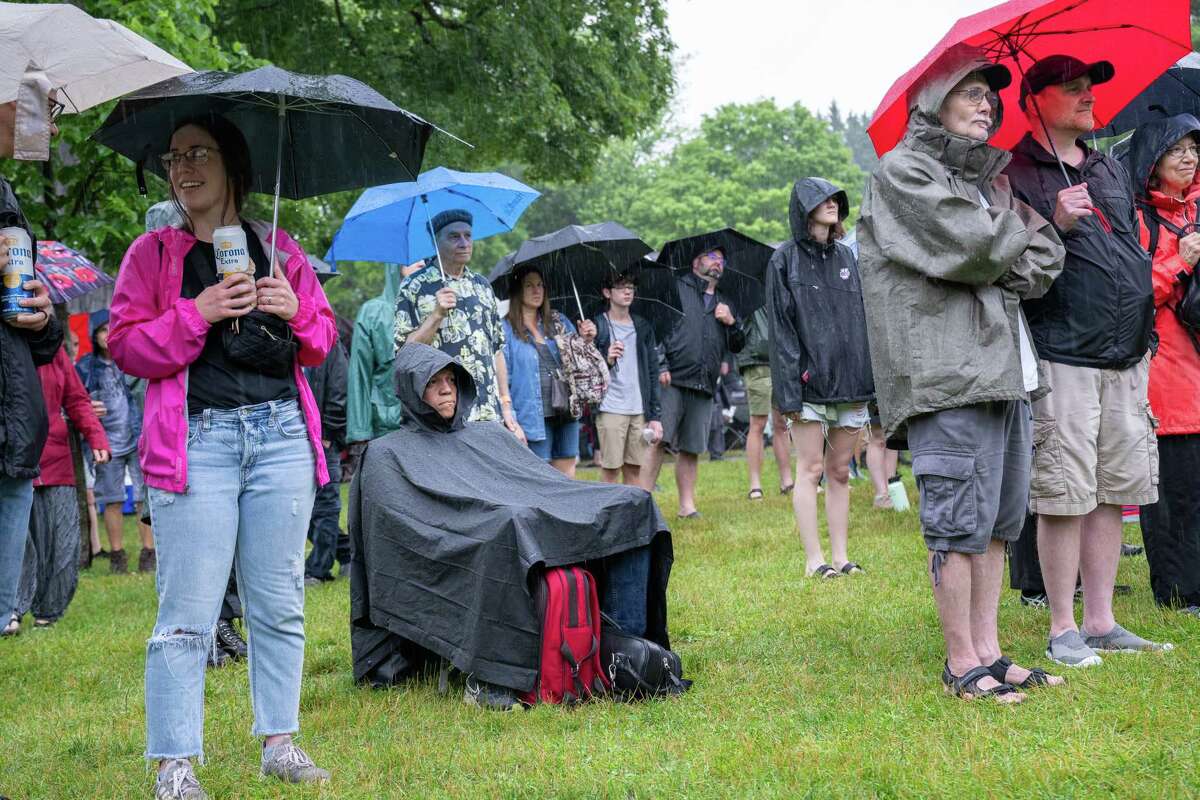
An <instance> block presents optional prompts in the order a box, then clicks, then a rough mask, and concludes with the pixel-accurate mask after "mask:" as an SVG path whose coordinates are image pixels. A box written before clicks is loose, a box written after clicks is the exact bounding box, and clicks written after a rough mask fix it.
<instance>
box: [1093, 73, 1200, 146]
mask: <svg viewBox="0 0 1200 800" xmlns="http://www.w3.org/2000/svg"><path fill="white" fill-rule="evenodd" d="M1176 114H1191V115H1192V116H1196V117H1200V53H1188V54H1187V55H1186V56H1184V57H1183V58H1181V59H1179V60H1178V61H1177V62H1175V64H1174V65H1172V66H1171V67H1169V68H1168V69H1167V71H1166V72H1164V73H1163V74H1162V75H1160V76H1159V77H1158V78H1156V79H1155V80H1154V82H1153V83H1151V84H1150V85H1149V86H1147V87H1146V88H1145V89H1143V90H1142V91H1141V93H1140V94H1138V96H1137V97H1135V98H1133V99H1132V100H1130V101H1129V104H1128V105H1126V106H1125V107H1124V108H1122V109H1121V111H1120V112H1119V113H1118V114H1117V115H1116V116H1115V117H1113V119H1112V121H1111V122H1109V123H1108V124H1107V125H1105V126H1104V127H1103V128H1097V129H1096V130H1095V131H1093V132H1092V135H1094V136H1095V137H1096V138H1100V139H1103V138H1105V137H1108V136H1120V135H1121V134H1122V133H1128V132H1129V131H1132V130H1134V129H1135V128H1138V127H1140V126H1141V125H1142V123H1144V122H1152V121H1154V120H1158V119H1163V118H1164V117H1173V116H1175V115H1176Z"/></svg>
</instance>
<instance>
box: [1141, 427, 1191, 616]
mask: <svg viewBox="0 0 1200 800" xmlns="http://www.w3.org/2000/svg"><path fill="white" fill-rule="evenodd" d="M1158 463H1159V465H1160V466H1159V483H1158V502H1157V503H1155V504H1153V505H1149V506H1142V514H1141V521H1142V540H1143V542H1144V543H1145V545H1146V561H1147V562H1149V564H1150V589H1151V590H1152V591H1153V592H1154V599H1155V601H1156V602H1158V603H1159V604H1160V605H1176V604H1178V605H1184V606H1192V605H1200V434H1185V435H1182V436H1160V437H1158Z"/></svg>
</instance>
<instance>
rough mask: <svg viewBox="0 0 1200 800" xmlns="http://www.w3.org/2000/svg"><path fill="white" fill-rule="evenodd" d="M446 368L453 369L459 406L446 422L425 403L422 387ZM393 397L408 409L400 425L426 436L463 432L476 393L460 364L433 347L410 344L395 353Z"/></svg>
mask: <svg viewBox="0 0 1200 800" xmlns="http://www.w3.org/2000/svg"><path fill="white" fill-rule="evenodd" d="M446 367H451V368H453V370H454V378H455V381H456V384H457V386H458V405H457V407H456V408H455V409H454V416H453V417H452V418H451V419H449V420H446V419H442V415H441V414H439V413H437V411H436V410H434V409H433V407H432V406H430V405H429V404H428V403H426V402H425V400H424V395H425V387H427V386H429V381H431V380H433V376H434V375H436V374H437V373H439V372H441V371H442V370H443V369H445V368H446ZM396 395H397V396H398V397H399V398H400V402H401V403H403V404H404V407H405V408H406V409H407V410H408V414H407V415H406V416H405V418H404V421H403V422H402V423H401V425H402V426H404V427H409V428H414V429H417V430H422V431H425V432H427V433H439V432H440V433H445V432H448V431H457V430H462V427H463V426H464V425H466V424H467V417H469V416H470V415H471V409H472V408H473V407H474V406H475V398H476V396H477V393H476V390H475V380H474V379H473V378H472V377H471V374H470V373H469V372H467V370H466V369H465V368H464V367H463V366H462V365H461V364H459V363H458V362H457V361H455V360H454V359H453V358H451V357H450V356H448V355H446V354H445V353H443V352H442V351H441V350H439V349H437V348H436V347H430V346H429V345H427V344H420V343H419V342H413V343H411V344H406V345H404V347H401V348H400V352H399V353H397V354H396Z"/></svg>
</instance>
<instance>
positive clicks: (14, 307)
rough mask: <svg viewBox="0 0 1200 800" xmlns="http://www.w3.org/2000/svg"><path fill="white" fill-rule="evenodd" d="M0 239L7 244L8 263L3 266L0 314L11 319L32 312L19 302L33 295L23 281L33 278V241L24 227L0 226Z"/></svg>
mask: <svg viewBox="0 0 1200 800" xmlns="http://www.w3.org/2000/svg"><path fill="white" fill-rule="evenodd" d="M0 241H2V242H4V243H5V244H7V245H8V263H7V264H6V265H5V266H4V273H3V281H4V289H3V294H2V295H0V316H3V317H4V319H12V318H14V317H16V316H17V315H18V314H29V313H32V312H31V311H30V310H29V309H27V308H25V307H24V306H22V305H21V304H20V301H22V300H28V299H29V298H31V297H33V292H31V291H29V290H28V289H26V288H25V282H26V281H31V280H33V263H34V256H33V242H31V241H30V240H29V234H28V233H27V232H26V231H25V229H24V228H18V227H12V228H0Z"/></svg>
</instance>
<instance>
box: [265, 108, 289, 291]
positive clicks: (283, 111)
mask: <svg viewBox="0 0 1200 800" xmlns="http://www.w3.org/2000/svg"><path fill="white" fill-rule="evenodd" d="M286 118H287V108H286V106H285V105H284V100H283V96H282V95H280V97H279V137H278V141H277V142H276V143H275V208H274V210H273V211H272V212H271V261H270V262H269V263H268V265H267V269H268V270H269V272H270V274H271V275H272V276H274V274H275V237H276V236H277V234H278V233H279V193H280V191H281V190H282V187H283V123H284V120H285V119H286Z"/></svg>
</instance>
